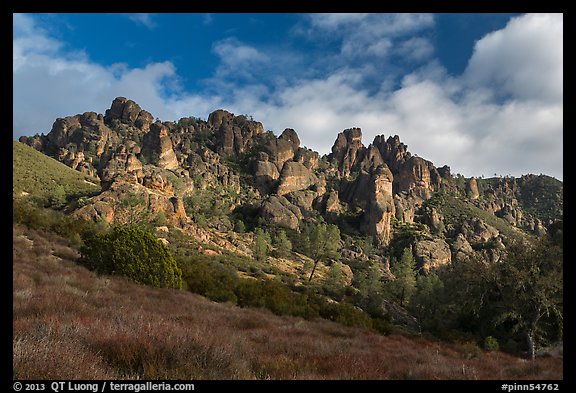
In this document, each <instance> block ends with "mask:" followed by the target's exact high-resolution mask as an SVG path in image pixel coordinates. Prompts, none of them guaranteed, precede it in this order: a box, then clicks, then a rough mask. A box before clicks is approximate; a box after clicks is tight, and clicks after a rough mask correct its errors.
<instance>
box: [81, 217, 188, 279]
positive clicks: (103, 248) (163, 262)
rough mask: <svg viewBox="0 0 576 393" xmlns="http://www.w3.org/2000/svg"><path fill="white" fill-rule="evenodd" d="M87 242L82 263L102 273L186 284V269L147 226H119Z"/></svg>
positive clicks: (82, 249)
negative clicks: (181, 266)
mask: <svg viewBox="0 0 576 393" xmlns="http://www.w3.org/2000/svg"><path fill="white" fill-rule="evenodd" d="M84 243H85V244H84V246H83V247H82V248H81V250H80V252H81V254H82V257H81V262H82V264H84V265H85V266H86V267H88V268H89V269H91V270H94V271H96V272H97V273H99V274H115V275H121V276H126V277H128V278H130V279H131V280H133V281H135V282H138V283H141V284H147V285H152V286H155V287H160V288H176V289H180V288H181V287H182V271H181V270H180V268H179V267H178V265H177V264H176V261H175V260H174V258H173V257H172V255H171V254H170V251H169V250H168V248H167V247H166V246H165V245H164V244H163V243H162V242H161V241H160V240H158V239H157V238H156V237H155V236H154V235H153V234H152V233H150V232H148V231H145V230H144V229H141V228H139V227H134V226H132V227H128V226H119V227H116V228H114V229H113V230H112V231H110V232H108V233H106V234H97V235H94V236H92V237H90V238H88V239H86V240H85V242H84Z"/></svg>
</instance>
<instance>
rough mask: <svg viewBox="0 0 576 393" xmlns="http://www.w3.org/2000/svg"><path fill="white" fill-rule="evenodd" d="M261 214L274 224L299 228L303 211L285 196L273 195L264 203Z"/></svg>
mask: <svg viewBox="0 0 576 393" xmlns="http://www.w3.org/2000/svg"><path fill="white" fill-rule="evenodd" d="M260 216H261V217H263V218H264V219H265V220H267V221H269V222H270V223H272V224H274V225H279V226H282V227H285V228H290V229H297V228H298V225H299V223H300V220H301V219H302V213H301V211H300V209H299V208H298V207H297V206H294V205H293V204H291V203H290V201H288V199H286V198H285V197H283V196H279V195H272V196H270V197H269V198H268V199H267V200H265V201H264V203H262V207H261V208H260Z"/></svg>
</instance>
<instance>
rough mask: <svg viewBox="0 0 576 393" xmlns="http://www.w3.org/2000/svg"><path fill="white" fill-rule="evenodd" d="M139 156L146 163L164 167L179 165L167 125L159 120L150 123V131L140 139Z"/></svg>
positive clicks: (173, 167) (170, 167) (169, 167)
mask: <svg viewBox="0 0 576 393" xmlns="http://www.w3.org/2000/svg"><path fill="white" fill-rule="evenodd" d="M140 156H141V157H142V159H144V160H145V161H146V162H147V163H151V164H154V165H156V166H158V167H160V168H164V169H176V168H178V167H179V164H178V160H177V158H176V154H175V153H174V149H173V148H172V141H171V140H170V136H169V135H168V127H166V126H165V125H164V124H162V123H160V122H156V123H153V124H151V125H150V131H149V132H148V133H147V134H146V135H144V138H143V139H142V150H141V152H140Z"/></svg>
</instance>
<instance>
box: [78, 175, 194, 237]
mask: <svg viewBox="0 0 576 393" xmlns="http://www.w3.org/2000/svg"><path fill="white" fill-rule="evenodd" d="M159 213H162V214H163V215H164V217H166V221H167V222H168V224H170V225H174V226H177V227H180V228H182V227H184V226H185V225H186V223H187V221H188V217H187V215H186V211H185V210H184V204H183V202H182V200H181V199H180V198H177V197H174V196H169V195H164V194H160V193H156V192H151V191H150V190H149V189H147V188H146V187H145V186H143V185H141V184H138V183H134V182H128V181H123V177H121V178H116V179H115V181H114V182H113V183H112V185H111V186H110V187H109V188H108V190H106V191H104V192H102V193H101V194H99V195H97V196H95V197H93V198H91V199H90V200H89V202H88V203H87V204H86V205H85V206H83V207H81V208H80V209H77V210H76V211H75V212H74V213H72V215H73V216H76V217H80V218H83V219H85V220H93V221H96V222H97V221H99V220H105V221H106V222H108V223H109V224H134V223H136V222H140V221H141V220H145V221H146V220H147V221H149V222H152V221H153V220H154V219H155V218H156V217H157V215H158V214H159Z"/></svg>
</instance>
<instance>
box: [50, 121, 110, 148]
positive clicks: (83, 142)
mask: <svg viewBox="0 0 576 393" xmlns="http://www.w3.org/2000/svg"><path fill="white" fill-rule="evenodd" d="M46 138H47V140H48V144H49V145H50V146H52V147H53V148H66V147H67V146H68V145H75V147H76V150H78V151H90V152H91V153H92V154H95V155H96V156H100V155H101V154H102V153H103V152H104V150H105V147H106V145H107V144H108V143H110V142H114V138H113V132H112V130H110V129H109V128H108V127H107V126H106V125H105V124H104V118H103V117H102V115H98V114H96V113H95V112H86V113H84V114H82V115H76V116H69V117H65V118H60V119H56V121H55V122H54V124H53V125H52V130H51V131H50V132H49V133H48V135H47V136H46Z"/></svg>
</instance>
